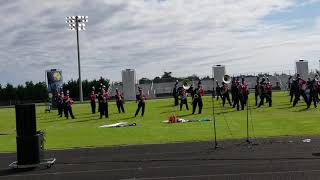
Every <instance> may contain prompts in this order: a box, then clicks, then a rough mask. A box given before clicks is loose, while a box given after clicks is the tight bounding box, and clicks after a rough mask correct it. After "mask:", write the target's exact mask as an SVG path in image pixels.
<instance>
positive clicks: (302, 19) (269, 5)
mask: <svg viewBox="0 0 320 180" xmlns="http://www.w3.org/2000/svg"><path fill="white" fill-rule="evenodd" d="M319 9H320V1H319V0H303V1H302V0H301V1H297V0H82V1H81V0H77V1H72V0H69V1H66V0H54V1H43V0H7V1H4V0H2V1H0V16H1V20H0V22H1V24H0V34H1V36H0V83H1V84H5V83H13V84H20V83H24V82H25V81H27V80H32V81H34V82H38V81H44V78H45V70H48V69H52V68H57V69H61V70H62V71H63V76H64V79H65V80H69V79H71V78H73V79H76V78H77V76H78V75H77V73H78V71H77V51H76V33H75V32H74V31H69V30H68V27H67V24H66V22H65V17H66V16H70V15H84V16H89V22H88V23H87V27H86V28H87V29H86V31H82V32H80V54H81V63H82V76H83V79H94V78H99V77H100V76H103V77H106V78H110V79H111V80H112V81H119V80H121V70H123V69H126V68H133V69H136V72H137V77H138V78H141V77H148V78H152V77H155V76H159V75H161V74H163V72H164V71H172V72H173V75H174V76H186V75H192V74H197V75H200V76H204V75H211V74H212V66H213V65H215V64H224V65H226V70H227V73H228V74H238V73H249V72H273V71H278V72H281V71H284V72H288V71H289V70H290V71H294V69H295V66H294V62H295V61H296V60H298V59H307V60H309V68H313V69H314V68H318V67H319V61H318V60H319V59H320V12H319Z"/></svg>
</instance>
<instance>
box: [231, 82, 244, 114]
mask: <svg viewBox="0 0 320 180" xmlns="http://www.w3.org/2000/svg"><path fill="white" fill-rule="evenodd" d="M233 86H234V87H233V93H234V99H233V106H232V108H235V107H236V106H237V110H238V111H239V103H241V110H244V103H243V102H242V98H241V84H240V82H239V80H237V81H235V82H234V84H233Z"/></svg>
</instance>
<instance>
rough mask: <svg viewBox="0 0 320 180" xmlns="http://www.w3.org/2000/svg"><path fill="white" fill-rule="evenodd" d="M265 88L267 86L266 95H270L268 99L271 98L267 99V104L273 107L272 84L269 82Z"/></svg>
mask: <svg viewBox="0 0 320 180" xmlns="http://www.w3.org/2000/svg"><path fill="white" fill-rule="evenodd" d="M265 86H266V87H265V89H266V93H267V94H268V97H269V98H267V102H268V103H269V106H270V107H271V106H272V84H271V82H267V83H266V85H265ZM269 101H270V102H269ZM270 104H271V105H270Z"/></svg>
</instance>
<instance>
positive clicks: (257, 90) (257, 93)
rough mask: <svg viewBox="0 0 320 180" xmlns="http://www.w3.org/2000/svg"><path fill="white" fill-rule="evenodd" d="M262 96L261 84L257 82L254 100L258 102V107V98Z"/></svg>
mask: <svg viewBox="0 0 320 180" xmlns="http://www.w3.org/2000/svg"><path fill="white" fill-rule="evenodd" d="M259 96H260V83H259V80H257V82H256V85H255V86H254V99H255V102H256V106H258V97H259Z"/></svg>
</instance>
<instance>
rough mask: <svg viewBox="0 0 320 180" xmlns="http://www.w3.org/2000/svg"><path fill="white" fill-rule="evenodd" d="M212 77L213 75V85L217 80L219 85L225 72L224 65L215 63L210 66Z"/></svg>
mask: <svg viewBox="0 0 320 180" xmlns="http://www.w3.org/2000/svg"><path fill="white" fill-rule="evenodd" d="M212 71H213V77H214V81H215V83H214V87H216V81H218V83H219V85H220V86H221V83H222V80H223V77H224V75H225V74H226V68H225V66H224V65H220V64H218V65H215V66H213V67H212Z"/></svg>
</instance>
